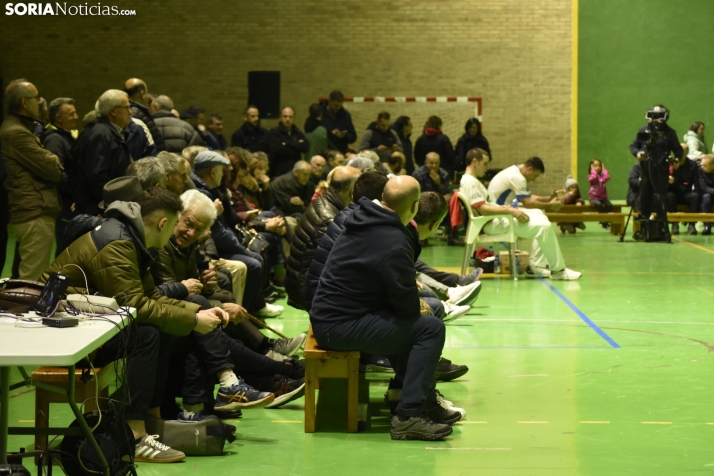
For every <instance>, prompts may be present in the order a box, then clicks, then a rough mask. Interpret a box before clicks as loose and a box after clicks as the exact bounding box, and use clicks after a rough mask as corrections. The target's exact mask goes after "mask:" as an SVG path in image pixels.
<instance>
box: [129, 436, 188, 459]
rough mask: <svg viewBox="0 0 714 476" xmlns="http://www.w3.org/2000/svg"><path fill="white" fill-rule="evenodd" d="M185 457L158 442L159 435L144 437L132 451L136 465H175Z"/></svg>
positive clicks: (181, 453)
mask: <svg viewBox="0 0 714 476" xmlns="http://www.w3.org/2000/svg"><path fill="white" fill-rule="evenodd" d="M184 459H186V455H185V454H184V453H183V452H181V451H178V450H175V449H173V448H171V447H170V446H166V445H165V444H163V443H160V442H159V435H144V436H143V437H142V438H141V439H140V440H139V443H138V444H137V445H136V448H135V449H134V461H135V462H138V463H175V462H176V461H182V460H184Z"/></svg>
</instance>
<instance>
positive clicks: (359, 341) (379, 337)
mask: <svg viewBox="0 0 714 476" xmlns="http://www.w3.org/2000/svg"><path fill="white" fill-rule="evenodd" d="M313 332H314V333H315V339H316V340H317V343H318V344H319V345H320V347H324V348H325V349H333V350H359V351H360V352H368V353H370V354H375V355H383V356H386V357H387V358H388V359H389V361H390V362H391V364H392V366H393V367H394V372H395V373H396V378H397V380H401V381H402V382H404V386H403V387H402V399H401V401H400V402H399V406H398V407H397V414H399V415H401V416H405V417H413V416H418V415H421V414H422V413H423V412H424V410H425V408H426V404H427V402H429V403H433V402H435V401H436V394H435V392H434V390H435V389H436V364H437V363H438V362H439V357H440V356H441V351H442V350H443V348H444V340H445V336H446V327H445V326H444V323H443V322H442V321H441V319H439V318H438V317H436V316H433V315H431V314H429V315H426V316H414V317H413V318H397V317H396V316H394V315H393V314H391V313H390V312H388V311H378V312H375V313H374V314H368V315H366V316H364V317H362V318H360V319H355V320H351V321H344V322H336V323H334V324H317V325H316V324H313Z"/></svg>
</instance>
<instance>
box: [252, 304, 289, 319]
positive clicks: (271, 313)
mask: <svg viewBox="0 0 714 476" xmlns="http://www.w3.org/2000/svg"><path fill="white" fill-rule="evenodd" d="M283 309H284V308H283V306H277V305H275V304H269V303H267V302H266V303H265V307H264V308H263V309H261V310H260V311H258V316H257V317H262V318H263V319H267V318H269V317H278V316H279V315H280V314H282V313H283Z"/></svg>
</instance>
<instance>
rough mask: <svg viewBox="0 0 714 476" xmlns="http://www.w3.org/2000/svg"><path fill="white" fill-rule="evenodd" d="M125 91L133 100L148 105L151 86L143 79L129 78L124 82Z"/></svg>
mask: <svg viewBox="0 0 714 476" xmlns="http://www.w3.org/2000/svg"><path fill="white" fill-rule="evenodd" d="M124 91H125V92H126V93H127V94H128V95H129V99H131V100H132V101H136V102H139V103H141V104H143V105H145V106H147V105H148V103H149V88H148V86H146V83H145V82H144V81H143V80H141V79H139V78H131V79H127V80H126V82H125V83H124Z"/></svg>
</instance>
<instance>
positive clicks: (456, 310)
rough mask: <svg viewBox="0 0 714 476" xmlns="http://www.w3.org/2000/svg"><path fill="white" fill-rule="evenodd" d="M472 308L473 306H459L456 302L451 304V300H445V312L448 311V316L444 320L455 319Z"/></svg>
mask: <svg viewBox="0 0 714 476" xmlns="http://www.w3.org/2000/svg"><path fill="white" fill-rule="evenodd" d="M479 284H481V283H479ZM470 310H471V306H457V305H455V304H451V303H450V302H449V301H444V312H446V316H444V319H442V320H443V321H444V322H451V321H455V320H456V319H458V318H459V317H461V316H463V315H464V314H466V313H467V312H469V311H470Z"/></svg>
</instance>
